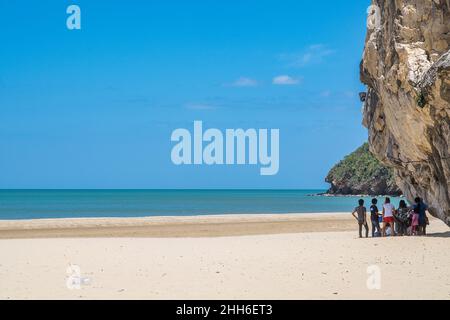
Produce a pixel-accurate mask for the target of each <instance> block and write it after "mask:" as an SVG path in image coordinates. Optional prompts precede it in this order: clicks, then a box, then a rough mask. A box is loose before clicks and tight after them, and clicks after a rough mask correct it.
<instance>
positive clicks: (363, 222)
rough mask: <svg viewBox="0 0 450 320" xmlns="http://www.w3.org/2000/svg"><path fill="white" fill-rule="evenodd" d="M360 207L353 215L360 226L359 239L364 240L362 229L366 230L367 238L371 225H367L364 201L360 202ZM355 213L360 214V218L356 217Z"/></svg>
mask: <svg viewBox="0 0 450 320" xmlns="http://www.w3.org/2000/svg"><path fill="white" fill-rule="evenodd" d="M358 204H359V206H358V207H356V208H355V209H354V210H353V212H352V215H353V217H355V219H356V220H358V225H359V237H360V238H362V227H363V226H364V228H365V229H366V238H368V237H369V225H368V224H367V217H366V216H367V209H366V207H364V200H363V199H361V200H359V201H358ZM355 213H357V214H358V216H356V215H355Z"/></svg>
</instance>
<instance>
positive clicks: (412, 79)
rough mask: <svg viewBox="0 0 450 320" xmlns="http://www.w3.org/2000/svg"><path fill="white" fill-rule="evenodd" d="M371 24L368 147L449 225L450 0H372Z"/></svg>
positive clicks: (366, 66) (364, 73)
mask: <svg viewBox="0 0 450 320" xmlns="http://www.w3.org/2000/svg"><path fill="white" fill-rule="evenodd" d="M367 27H368V31H367V37H366V45H365V50H364V56H363V61H362V63H361V80H362V82H364V83H365V84H366V85H367V86H368V92H367V98H366V102H365V105H364V125H365V126H366V127H367V128H368V129H369V144H370V150H371V151H372V152H373V153H374V154H375V155H376V157H377V158H378V159H379V160H380V161H382V162H383V163H385V164H387V165H389V166H391V167H393V168H394V174H395V177H396V182H397V184H398V186H399V187H400V188H401V189H402V191H403V193H404V194H405V195H406V197H407V198H408V199H409V200H410V201H411V200H412V199H414V197H416V196H420V197H422V198H423V199H424V200H425V202H426V203H428V205H429V206H430V212H431V213H432V214H433V215H434V216H436V217H438V218H440V219H442V220H443V221H444V222H445V223H447V224H448V225H450V150H449V140H450V50H449V49H450V48H449V40H450V0H372V6H371V7H370V9H369V17H368V26H367Z"/></svg>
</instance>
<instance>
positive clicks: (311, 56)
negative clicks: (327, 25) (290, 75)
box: [280, 44, 336, 68]
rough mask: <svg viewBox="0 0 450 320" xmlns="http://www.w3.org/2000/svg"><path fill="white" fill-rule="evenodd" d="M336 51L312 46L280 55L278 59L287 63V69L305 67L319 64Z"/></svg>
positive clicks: (320, 46)
mask: <svg viewBox="0 0 450 320" xmlns="http://www.w3.org/2000/svg"><path fill="white" fill-rule="evenodd" d="M335 52H336V51H335V50H333V49H330V48H328V46H326V45H324V44H313V45H310V46H308V47H307V48H306V49H304V50H302V51H301V52H298V53H290V54H281V55H280V59H281V60H284V61H286V62H288V66H289V67H298V68H301V67H305V66H307V65H311V64H320V63H322V62H323V61H324V58H325V57H328V56H330V55H332V54H333V53H335Z"/></svg>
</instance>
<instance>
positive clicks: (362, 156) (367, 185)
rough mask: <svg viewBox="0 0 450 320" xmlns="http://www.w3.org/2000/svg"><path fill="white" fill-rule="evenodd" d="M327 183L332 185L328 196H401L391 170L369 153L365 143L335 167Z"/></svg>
mask: <svg viewBox="0 0 450 320" xmlns="http://www.w3.org/2000/svg"><path fill="white" fill-rule="evenodd" d="M325 181H326V182H328V183H330V184H331V188H330V189H329V190H328V192H327V193H328V194H335V195H360V194H365V195H371V196H377V195H391V196H398V195H400V194H401V191H400V189H399V188H398V187H397V185H396V184H395V181H394V176H393V172H392V169H391V168H388V167H386V166H384V165H383V164H382V163H380V161H378V160H377V159H376V158H375V157H374V156H373V155H372V153H371V152H370V151H369V145H368V144H367V143H365V144H364V145H362V146H361V147H359V148H358V149H357V150H356V151H355V152H352V153H351V154H349V155H348V156H346V157H345V158H344V160H342V161H340V162H339V163H338V164H337V165H335V166H334V167H333V168H332V169H331V170H330V172H329V173H328V175H327V177H326V178H325Z"/></svg>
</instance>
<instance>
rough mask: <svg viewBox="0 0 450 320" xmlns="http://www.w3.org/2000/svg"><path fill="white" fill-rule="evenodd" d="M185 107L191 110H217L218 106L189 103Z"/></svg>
mask: <svg viewBox="0 0 450 320" xmlns="http://www.w3.org/2000/svg"><path fill="white" fill-rule="evenodd" d="M185 107H186V108H187V109H190V110H214V109H217V107H216V106H213V105H210V104H206V103H188V104H186V105H185Z"/></svg>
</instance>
